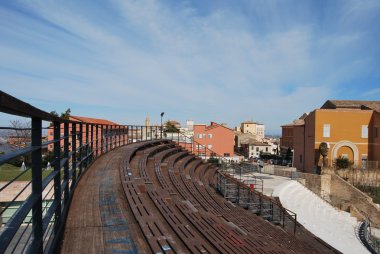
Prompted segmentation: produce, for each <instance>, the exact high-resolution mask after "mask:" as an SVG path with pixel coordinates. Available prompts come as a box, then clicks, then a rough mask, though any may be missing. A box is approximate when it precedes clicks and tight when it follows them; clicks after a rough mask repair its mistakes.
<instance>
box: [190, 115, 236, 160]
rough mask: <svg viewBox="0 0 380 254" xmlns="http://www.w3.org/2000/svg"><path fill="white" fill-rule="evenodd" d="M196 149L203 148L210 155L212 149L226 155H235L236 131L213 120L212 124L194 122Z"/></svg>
mask: <svg viewBox="0 0 380 254" xmlns="http://www.w3.org/2000/svg"><path fill="white" fill-rule="evenodd" d="M193 130H194V144H193V145H194V147H193V149H194V151H200V153H201V154H202V152H201V151H202V150H204V151H205V152H204V153H205V156H210V155H211V152H210V150H212V151H213V152H215V153H216V154H218V155H221V156H224V157H233V156H234V131H233V130H232V129H230V128H228V127H226V126H223V125H220V124H217V123H215V122H211V125H208V126H207V125H205V124H194V128H193Z"/></svg>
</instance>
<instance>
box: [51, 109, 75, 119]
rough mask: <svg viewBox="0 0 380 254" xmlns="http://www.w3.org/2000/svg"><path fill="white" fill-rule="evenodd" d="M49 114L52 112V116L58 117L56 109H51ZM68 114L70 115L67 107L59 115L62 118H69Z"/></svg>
mask: <svg viewBox="0 0 380 254" xmlns="http://www.w3.org/2000/svg"><path fill="white" fill-rule="evenodd" d="M50 114H52V115H53V116H56V117H59V115H58V113H57V111H55V110H53V111H51V112H50ZM70 115H71V109H70V108H68V109H66V111H64V112H62V113H61V116H60V117H61V118H64V119H69V117H70Z"/></svg>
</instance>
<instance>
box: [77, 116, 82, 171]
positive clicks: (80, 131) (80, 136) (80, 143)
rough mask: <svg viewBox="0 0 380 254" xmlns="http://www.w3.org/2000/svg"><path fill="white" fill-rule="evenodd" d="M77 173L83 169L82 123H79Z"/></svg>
mask: <svg viewBox="0 0 380 254" xmlns="http://www.w3.org/2000/svg"><path fill="white" fill-rule="evenodd" d="M78 136H79V163H80V164H79V174H78V175H81V174H82V170H83V161H82V160H83V123H80V124H79V134H78Z"/></svg>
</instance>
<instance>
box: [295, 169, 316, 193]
mask: <svg viewBox="0 0 380 254" xmlns="http://www.w3.org/2000/svg"><path fill="white" fill-rule="evenodd" d="M298 174H299V175H298V176H299V178H301V179H303V181H302V180H301V181H300V182H301V183H302V184H303V185H305V186H306V188H308V189H309V190H311V191H312V192H314V193H315V194H317V195H318V196H321V194H322V193H321V185H322V184H321V182H322V180H321V176H320V175H315V174H309V173H298Z"/></svg>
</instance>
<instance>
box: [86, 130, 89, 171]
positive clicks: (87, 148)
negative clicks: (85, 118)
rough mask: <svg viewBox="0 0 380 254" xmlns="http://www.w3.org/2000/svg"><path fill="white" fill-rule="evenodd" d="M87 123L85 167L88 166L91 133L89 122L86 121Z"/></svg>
mask: <svg viewBox="0 0 380 254" xmlns="http://www.w3.org/2000/svg"><path fill="white" fill-rule="evenodd" d="M85 125H86V159H85V161H86V164H85V167H86V169H87V167H88V150H89V146H88V140H89V133H88V123H85Z"/></svg>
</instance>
